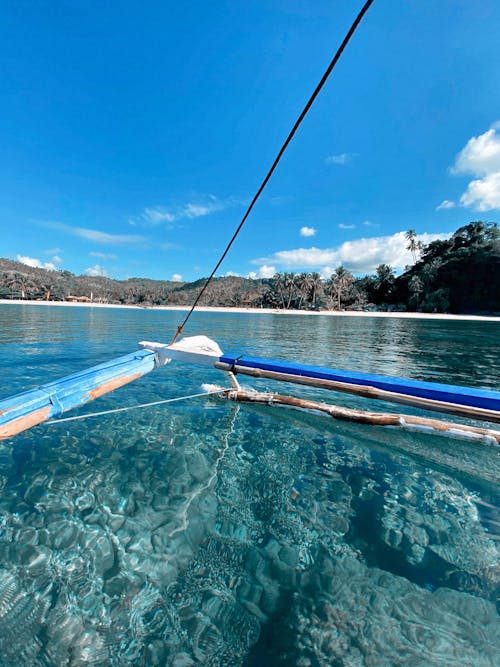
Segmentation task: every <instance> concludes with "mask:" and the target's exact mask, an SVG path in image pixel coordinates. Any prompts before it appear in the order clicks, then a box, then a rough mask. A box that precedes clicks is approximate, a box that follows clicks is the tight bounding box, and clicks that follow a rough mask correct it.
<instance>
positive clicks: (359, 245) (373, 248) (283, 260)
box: [252, 232, 449, 274]
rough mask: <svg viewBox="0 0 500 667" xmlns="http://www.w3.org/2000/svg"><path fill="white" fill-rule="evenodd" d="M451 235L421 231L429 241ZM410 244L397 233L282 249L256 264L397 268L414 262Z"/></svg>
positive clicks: (367, 269)
mask: <svg viewBox="0 0 500 667" xmlns="http://www.w3.org/2000/svg"><path fill="white" fill-rule="evenodd" d="M447 237H449V234H444V233H443V234H420V235H419V237H418V239H419V240H420V241H421V242H422V243H424V244H427V243H430V242H431V241H434V240H436V239H440V238H441V239H442V238H447ZM407 244H408V241H407V239H406V232H397V233H396V234H393V235H392V236H378V237H374V238H368V239H365V238H362V239H357V240H355V241H347V242H345V243H342V245H340V246H338V247H337V248H323V249H322V248H314V247H312V248H297V249H295V250H280V251H278V252H275V253H274V254H273V255H271V257H265V258H260V259H256V260H253V262H252V263H253V264H260V263H263V262H266V263H267V262H273V264H274V265H276V266H278V267H280V268H283V269H307V270H317V271H319V272H320V273H321V274H324V273H325V272H327V271H328V272H330V273H331V272H332V271H331V267H336V266H339V264H342V265H344V266H345V267H346V268H347V269H349V270H350V271H353V272H355V273H371V272H373V271H374V270H375V268H376V267H377V266H378V265H379V264H390V265H391V266H392V267H393V268H394V269H395V270H401V269H403V268H404V267H405V266H406V265H408V264H412V261H413V260H412V256H411V253H410V252H409V251H408V250H407V249H406V246H407ZM273 270H274V266H273Z"/></svg>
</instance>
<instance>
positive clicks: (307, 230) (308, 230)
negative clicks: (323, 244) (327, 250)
mask: <svg viewBox="0 0 500 667" xmlns="http://www.w3.org/2000/svg"><path fill="white" fill-rule="evenodd" d="M300 235H301V236H316V230H315V229H314V227H301V228H300Z"/></svg>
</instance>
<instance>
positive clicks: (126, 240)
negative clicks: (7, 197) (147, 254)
mask: <svg viewBox="0 0 500 667" xmlns="http://www.w3.org/2000/svg"><path fill="white" fill-rule="evenodd" d="M40 224H41V225H43V226H44V227H50V228H51V229H57V230H59V231H61V232H65V233H66V234H71V236H77V237H79V238H82V239H85V240H86V241H93V242H94V243H102V244H103V245H138V244H140V243H143V242H144V241H145V238H144V236H139V235H136V234H108V233H107V232H101V231H99V230H98V229H88V228H86V227H71V225H65V224H64V223H62V222H43V223H40Z"/></svg>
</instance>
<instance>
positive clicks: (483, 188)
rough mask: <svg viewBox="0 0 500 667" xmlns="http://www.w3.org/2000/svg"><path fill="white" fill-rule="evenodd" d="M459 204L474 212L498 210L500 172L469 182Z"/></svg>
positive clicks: (499, 202) (499, 205)
mask: <svg viewBox="0 0 500 667" xmlns="http://www.w3.org/2000/svg"><path fill="white" fill-rule="evenodd" d="M460 203H461V204H462V206H468V207H471V208H474V209H475V210H476V211H494V210H500V171H498V172H495V173H494V174H488V175H487V176H485V177H484V178H480V179H478V180H476V181H471V182H470V183H469V185H468V186H467V190H466V191H465V192H464V193H463V195H462V196H461V197H460Z"/></svg>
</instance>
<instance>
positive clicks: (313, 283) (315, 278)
mask: <svg viewBox="0 0 500 667" xmlns="http://www.w3.org/2000/svg"><path fill="white" fill-rule="evenodd" d="M309 287H310V290H311V291H310V294H311V306H312V308H316V297H317V296H318V294H319V293H320V292H321V290H322V289H323V283H322V282H321V276H320V275H319V273H317V272H316V271H313V273H311V276H310V280H309Z"/></svg>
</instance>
